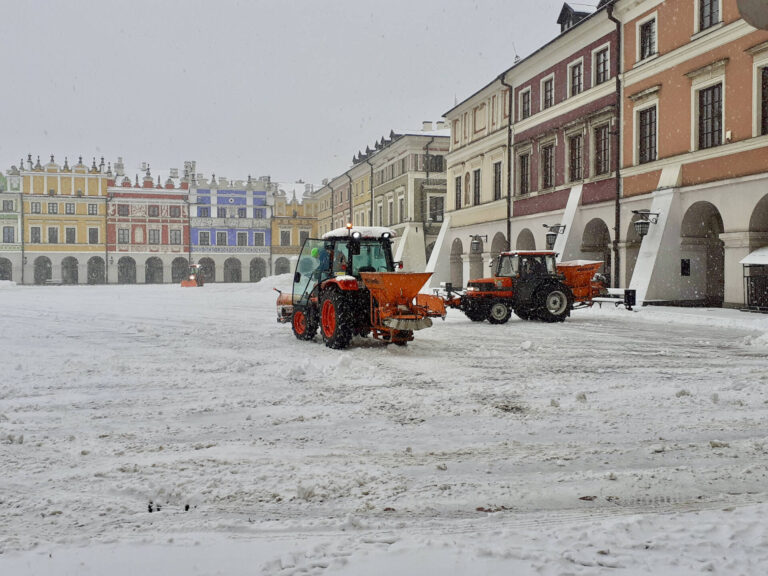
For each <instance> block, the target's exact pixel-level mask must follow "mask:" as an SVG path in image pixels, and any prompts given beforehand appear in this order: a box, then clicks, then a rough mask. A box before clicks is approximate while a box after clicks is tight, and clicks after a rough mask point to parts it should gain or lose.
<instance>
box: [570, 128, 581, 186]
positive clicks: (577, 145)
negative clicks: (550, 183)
mask: <svg viewBox="0 0 768 576" xmlns="http://www.w3.org/2000/svg"><path fill="white" fill-rule="evenodd" d="M581 143H582V138H581V134H577V135H576V136H571V137H570V138H568V176H569V180H570V181H571V182H573V181H575V180H581Z"/></svg>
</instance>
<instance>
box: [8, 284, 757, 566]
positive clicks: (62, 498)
mask: <svg viewBox="0 0 768 576" xmlns="http://www.w3.org/2000/svg"><path fill="white" fill-rule="evenodd" d="M289 282H290V278H289V276H284V277H278V278H276V279H275V278H270V279H266V280H264V281H262V282H261V283H259V284H239V285H238V284H230V285H207V286H205V287H204V288H200V289H197V288H189V289H182V288H179V287H177V286H168V285H163V286H99V287H84V286H83V287H45V288H36V287H18V286H14V285H12V284H9V283H5V284H0V302H2V314H1V315H0V335H1V336H0V337H2V343H1V344H0V465H1V471H2V473H1V474H0V574H2V575H13V576H16V575H30V574H33V575H45V574H51V575H62V574H78V575H90V574H110V575H111V576H123V575H125V576H127V575H129V574H131V575H132V574H184V575H193V574H226V575H229V576H232V575H235V576H238V575H246V574H248V575H260V574H269V575H272V574H275V575H293V574H310V575H320V574H337V575H345V576H351V575H363V574H364V575H384V574H387V575H392V574H397V575H399V576H402V575H425V574H440V575H459V574H461V575H465V574H466V575H483V576H486V575H502V574H504V575H508V574H516V575H520V574H522V575H525V574H544V575H549V574H551V575H555V574H596V573H600V572H602V571H603V570H607V568H609V567H610V568H614V569H615V570H614V571H615V572H616V573H620V574H629V575H634V574H654V575H655V576H658V575H665V574H674V575H678V574H683V575H687V574H701V573H702V572H707V571H710V572H714V573H716V574H728V575H731V574H749V575H751V574H755V575H758V574H759V575H762V574H765V573H766V566H768V527H767V525H766V522H765V517H766V515H768V499H767V498H766V493H767V492H768V359H767V355H768V318H767V317H765V316H762V315H755V314H748V313H743V312H738V311H733V310H703V309H695V310H690V309H673V308H643V309H641V310H639V311H636V312H627V311H625V310H616V309H613V308H612V307H603V308H602V309H594V310H581V311H575V312H574V313H573V315H572V316H571V318H570V319H568V320H567V321H566V322H565V323H563V324H557V325H547V324H542V323H535V322H530V323H529V322H523V321H520V320H517V319H516V318H513V320H511V321H510V322H509V323H508V324H506V325H504V326H492V325H490V324H487V323H483V324H476V323H472V322H470V321H469V320H467V319H466V318H465V317H464V316H463V315H462V314H460V313H458V312H450V313H449V316H448V319H447V320H446V322H444V323H443V322H441V321H439V320H438V321H436V322H435V325H434V327H432V328H430V329H428V330H424V331H421V332H419V333H417V335H416V339H415V341H413V342H411V343H410V344H409V345H408V346H407V347H404V348H399V347H387V346H384V345H381V344H379V343H377V342H373V341H370V340H355V341H354V342H353V346H352V347H351V348H350V349H349V350H345V351H334V350H330V349H328V348H326V347H325V346H324V345H323V344H322V342H321V341H320V338H319V337H318V338H317V340H316V341H315V342H299V341H298V340H296V339H295V338H294V337H293V334H292V332H291V329H290V327H289V326H287V325H279V324H277V323H276V322H275V320H274V314H275V309H274V308H275V307H274V302H275V293H274V292H272V291H271V287H272V286H275V285H277V286H278V287H287V285H288V284H289ZM150 509H151V510H152V511H151V512H150Z"/></svg>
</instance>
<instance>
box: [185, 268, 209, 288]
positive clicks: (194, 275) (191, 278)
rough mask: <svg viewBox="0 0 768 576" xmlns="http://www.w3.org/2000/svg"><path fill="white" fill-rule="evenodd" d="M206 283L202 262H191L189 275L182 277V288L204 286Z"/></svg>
mask: <svg viewBox="0 0 768 576" xmlns="http://www.w3.org/2000/svg"><path fill="white" fill-rule="evenodd" d="M203 284H205V281H204V280H203V269H202V267H201V266H200V264H190V265H189V270H187V275H186V276H184V278H182V279H181V287H182V288H190V287H195V286H202V285H203Z"/></svg>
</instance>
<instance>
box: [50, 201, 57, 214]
mask: <svg viewBox="0 0 768 576" xmlns="http://www.w3.org/2000/svg"><path fill="white" fill-rule="evenodd" d="M58 213H59V205H58V204H56V203H55V202H48V214H58Z"/></svg>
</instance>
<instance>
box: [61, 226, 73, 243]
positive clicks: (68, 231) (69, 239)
mask: <svg viewBox="0 0 768 576" xmlns="http://www.w3.org/2000/svg"><path fill="white" fill-rule="evenodd" d="M75 234H76V230H75V229H74V228H65V229H64V241H65V242H66V243H67V244H74V243H75V242H76V239H75Z"/></svg>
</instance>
